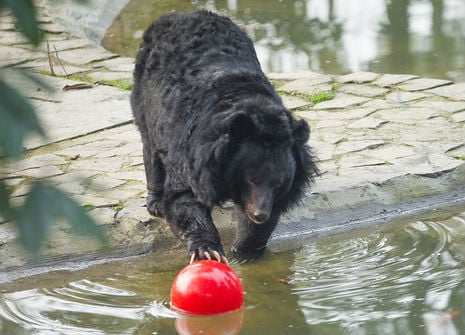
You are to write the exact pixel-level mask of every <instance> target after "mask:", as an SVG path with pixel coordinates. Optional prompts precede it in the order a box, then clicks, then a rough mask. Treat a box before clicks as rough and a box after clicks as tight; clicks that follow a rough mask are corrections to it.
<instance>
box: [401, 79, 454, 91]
mask: <svg viewBox="0 0 465 335" xmlns="http://www.w3.org/2000/svg"><path fill="white" fill-rule="evenodd" d="M449 84H452V82H451V81H449V80H442V79H430V78H416V79H412V80H409V81H407V82H405V83H402V84H400V85H399V88H400V89H402V90H406V91H413V92H414V91H424V90H427V89H431V88H435V87H439V86H445V85H449Z"/></svg>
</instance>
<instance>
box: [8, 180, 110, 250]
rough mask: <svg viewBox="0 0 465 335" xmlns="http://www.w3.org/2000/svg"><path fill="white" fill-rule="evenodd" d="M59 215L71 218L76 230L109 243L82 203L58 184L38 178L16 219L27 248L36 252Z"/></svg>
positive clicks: (103, 242)
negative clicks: (50, 183) (72, 197)
mask: <svg viewBox="0 0 465 335" xmlns="http://www.w3.org/2000/svg"><path fill="white" fill-rule="evenodd" d="M59 218H64V219H66V220H67V221H68V223H69V224H70V226H71V228H72V232H73V233H77V234H80V235H87V236H92V237H94V238H96V239H97V240H98V241H100V242H101V243H102V244H106V242H107V240H106V237H105V235H104V233H103V229H102V228H101V227H100V226H98V225H97V224H96V223H95V222H94V220H93V219H92V218H91V217H90V216H89V215H88V214H87V213H86V211H85V210H84V209H83V208H82V207H81V206H79V204H77V203H76V202H75V201H74V200H73V199H71V198H70V197H69V196H68V195H67V194H66V193H64V192H63V191H61V190H59V189H57V188H56V187H54V186H52V185H49V184H47V183H44V182H40V181H37V182H35V183H34V184H33V186H32V188H31V191H30V193H29V194H28V196H27V199H26V201H25V203H24V206H23V207H22V208H21V209H20V210H19V215H18V220H17V223H18V229H19V233H20V238H21V241H22V244H23V246H24V247H25V248H26V250H28V251H29V252H31V253H32V254H37V253H38V252H39V251H40V248H41V245H42V243H43V242H44V241H45V240H46V239H47V237H48V235H49V233H50V227H51V225H52V224H53V223H54V222H55V221H56V220H57V219H59Z"/></svg>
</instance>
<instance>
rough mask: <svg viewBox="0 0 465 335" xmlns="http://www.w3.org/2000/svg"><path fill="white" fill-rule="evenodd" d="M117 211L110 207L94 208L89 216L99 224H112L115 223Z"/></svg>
mask: <svg viewBox="0 0 465 335" xmlns="http://www.w3.org/2000/svg"><path fill="white" fill-rule="evenodd" d="M116 213H117V212H116V210H114V209H113V208H109V207H103V208H94V209H91V210H90V211H88V214H89V215H90V216H91V217H92V218H93V219H94V220H95V221H96V222H98V223H106V224H108V223H112V222H114V221H115V216H116Z"/></svg>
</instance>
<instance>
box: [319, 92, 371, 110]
mask: <svg viewBox="0 0 465 335" xmlns="http://www.w3.org/2000/svg"><path fill="white" fill-rule="evenodd" d="M369 100H370V98H367V97H358V96H355V95H349V94H343V93H338V94H336V96H335V97H334V98H333V99H331V100H326V101H323V102H320V103H317V104H315V106H313V108H314V109H343V108H349V107H352V106H356V105H360V104H362V103H364V102H367V101H369Z"/></svg>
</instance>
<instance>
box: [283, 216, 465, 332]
mask: <svg viewBox="0 0 465 335" xmlns="http://www.w3.org/2000/svg"><path fill="white" fill-rule="evenodd" d="M464 240H465V220H463V218H461V217H453V218H451V219H450V220H446V221H444V222H441V223H438V222H428V221H425V222H423V221H416V222H412V223H410V224H406V225H405V224H404V225H397V226H396V227H394V228H392V229H390V230H389V231H386V232H383V231H378V232H375V233H371V234H365V235H360V236H351V237H350V236H349V238H347V237H346V238H344V239H342V238H340V237H337V238H331V237H330V238H328V239H327V240H325V241H324V242H322V241H315V242H314V243H313V244H311V245H308V246H306V247H305V248H303V249H302V250H299V251H298V252H297V254H296V261H295V265H294V269H293V272H294V273H293V275H292V280H291V283H292V284H293V285H294V288H293V293H294V294H296V295H298V297H299V305H300V306H301V308H302V311H303V313H304V314H305V317H306V319H307V322H308V323H309V324H319V323H327V322H339V323H340V324H341V325H343V326H348V325H352V326H353V325H357V324H361V323H363V322H366V321H374V320H389V319H396V318H400V317H406V316H409V315H410V314H411V313H412V308H413V307H412V306H417V305H421V306H423V307H422V309H423V312H426V311H427V310H433V309H435V310H438V309H444V308H446V307H447V306H448V303H449V299H450V295H451V292H452V290H454V289H457V287H460V285H463V284H464V282H465V269H464V266H463V264H464V262H463V247H461V246H463V241H464ZM460 242H462V243H460ZM460 248H461V249H460Z"/></svg>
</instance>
